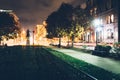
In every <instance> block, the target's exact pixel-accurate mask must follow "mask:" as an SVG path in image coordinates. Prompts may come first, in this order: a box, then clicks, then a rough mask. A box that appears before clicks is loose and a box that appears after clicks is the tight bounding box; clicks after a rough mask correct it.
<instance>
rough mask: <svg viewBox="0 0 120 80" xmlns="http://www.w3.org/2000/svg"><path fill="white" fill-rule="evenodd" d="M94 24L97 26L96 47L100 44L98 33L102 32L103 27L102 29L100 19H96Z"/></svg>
mask: <svg viewBox="0 0 120 80" xmlns="http://www.w3.org/2000/svg"><path fill="white" fill-rule="evenodd" d="M93 24H94V26H95V31H96V45H97V44H98V32H99V31H100V30H101V27H100V24H101V22H100V19H95V20H94V21H93Z"/></svg>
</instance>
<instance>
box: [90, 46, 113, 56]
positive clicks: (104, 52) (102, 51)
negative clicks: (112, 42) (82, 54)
mask: <svg viewBox="0 0 120 80" xmlns="http://www.w3.org/2000/svg"><path fill="white" fill-rule="evenodd" d="M110 50H111V46H102V45H97V46H96V47H95V50H94V51H93V52H92V54H93V55H98V56H108V55H109V51H110Z"/></svg>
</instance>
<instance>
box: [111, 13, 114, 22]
mask: <svg viewBox="0 0 120 80" xmlns="http://www.w3.org/2000/svg"><path fill="white" fill-rule="evenodd" d="M111 21H112V22H114V15H113V14H112V15H111Z"/></svg>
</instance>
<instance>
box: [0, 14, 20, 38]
mask: <svg viewBox="0 0 120 80" xmlns="http://www.w3.org/2000/svg"><path fill="white" fill-rule="evenodd" d="M19 24H20V23H19V19H18V17H17V16H16V14H15V13H13V12H0V40H2V39H1V38H2V36H7V37H8V38H11V35H14V37H15V36H16V35H17V33H20V25H19Z"/></svg>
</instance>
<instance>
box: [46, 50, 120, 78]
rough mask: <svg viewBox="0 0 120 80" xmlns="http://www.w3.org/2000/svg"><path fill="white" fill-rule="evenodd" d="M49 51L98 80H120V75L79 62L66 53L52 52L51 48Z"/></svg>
mask: <svg viewBox="0 0 120 80" xmlns="http://www.w3.org/2000/svg"><path fill="white" fill-rule="evenodd" d="M47 50H48V51H49V52H51V53H52V54H53V55H55V56H56V57H59V58H60V59H62V60H63V61H65V62H67V63H68V64H70V65H72V66H73V67H75V68H77V69H79V70H82V71H84V72H86V73H88V74H90V75H92V76H94V77H96V78H97V79H98V80H120V75H118V74H114V73H112V72H108V71H106V70H104V69H102V68H99V67H97V66H94V65H92V64H88V63H86V62H84V61H82V60H78V59H76V58H73V57H71V56H69V55H66V54H64V53H61V52H58V51H55V50H52V49H51V48H47Z"/></svg>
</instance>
